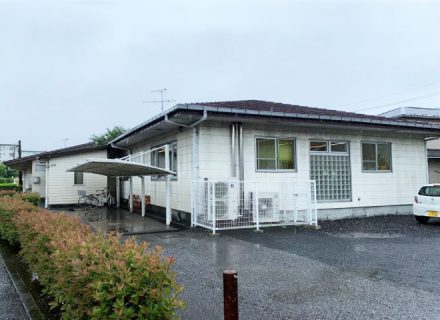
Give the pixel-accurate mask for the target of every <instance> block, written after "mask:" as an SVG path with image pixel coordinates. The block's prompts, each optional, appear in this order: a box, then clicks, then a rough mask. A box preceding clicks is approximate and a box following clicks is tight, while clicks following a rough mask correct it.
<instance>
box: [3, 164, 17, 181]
mask: <svg viewBox="0 0 440 320" xmlns="http://www.w3.org/2000/svg"><path fill="white" fill-rule="evenodd" d="M17 176H18V171H17V170H12V169H11V168H9V167H8V166H7V165H5V164H4V163H0V178H11V177H17Z"/></svg>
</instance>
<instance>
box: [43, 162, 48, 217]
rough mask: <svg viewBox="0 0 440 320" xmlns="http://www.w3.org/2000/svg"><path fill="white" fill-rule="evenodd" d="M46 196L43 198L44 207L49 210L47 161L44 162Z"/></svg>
mask: <svg viewBox="0 0 440 320" xmlns="http://www.w3.org/2000/svg"><path fill="white" fill-rule="evenodd" d="M45 193H46V196H45V197H44V207H45V208H46V209H48V208H49V159H47V160H46V186H45Z"/></svg>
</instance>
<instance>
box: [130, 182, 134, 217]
mask: <svg viewBox="0 0 440 320" xmlns="http://www.w3.org/2000/svg"><path fill="white" fill-rule="evenodd" d="M130 212H133V177H130Z"/></svg>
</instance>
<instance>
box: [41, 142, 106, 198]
mask: <svg viewBox="0 0 440 320" xmlns="http://www.w3.org/2000/svg"><path fill="white" fill-rule="evenodd" d="M87 158H107V151H106V150H102V151H94V152H87V153H83V154H79V155H70V156H63V157H59V158H54V159H50V161H49V178H48V180H49V205H60V204H76V203H77V201H78V190H85V191H87V193H95V192H96V190H98V189H103V188H105V187H106V186H107V177H105V176H102V175H97V174H93V173H84V184H83V185H74V184H73V176H74V173H73V172H66V170H67V169H70V168H71V167H73V166H75V165H77V164H80V163H82V162H83V161H84V160H86V159H87Z"/></svg>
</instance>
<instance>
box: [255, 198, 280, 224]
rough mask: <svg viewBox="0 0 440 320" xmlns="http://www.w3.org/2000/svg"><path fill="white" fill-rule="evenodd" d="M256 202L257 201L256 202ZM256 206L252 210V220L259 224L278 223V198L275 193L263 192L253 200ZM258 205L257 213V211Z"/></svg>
mask: <svg viewBox="0 0 440 320" xmlns="http://www.w3.org/2000/svg"><path fill="white" fill-rule="evenodd" d="M257 200H258V201H257ZM255 201H256V204H255V206H254V210H253V220H254V222H255V221H257V213H258V220H259V222H278V221H280V210H279V196H278V193H276V192H264V193H262V194H259V195H258V199H255ZM257 205H258V211H257Z"/></svg>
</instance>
